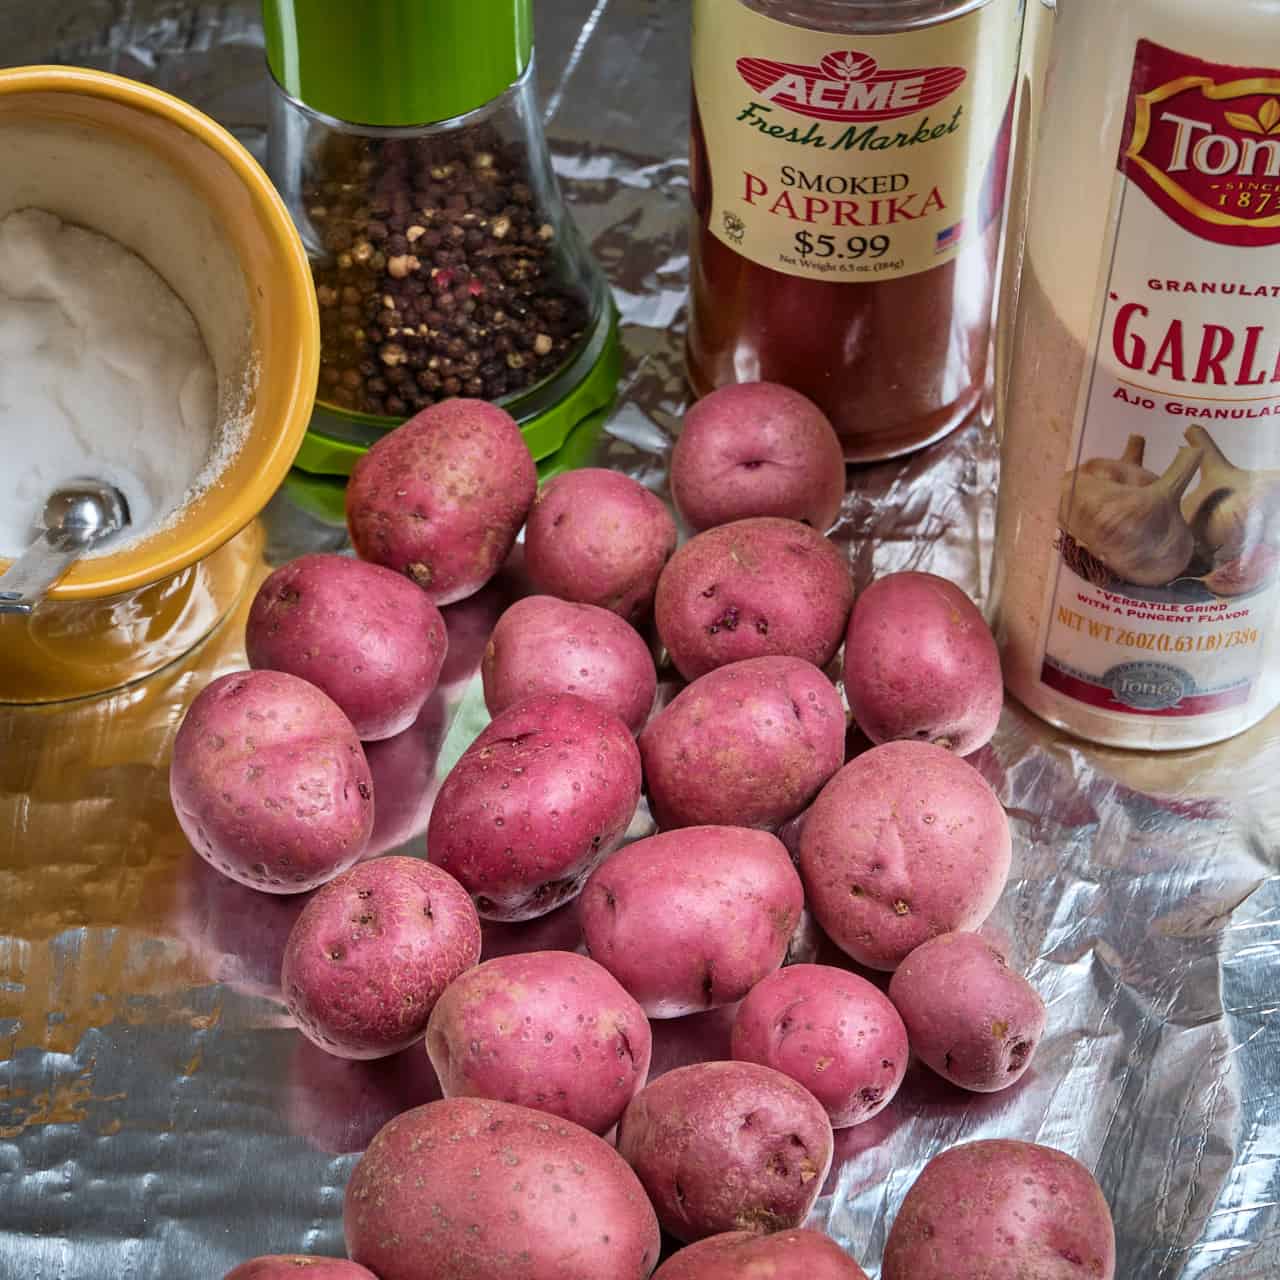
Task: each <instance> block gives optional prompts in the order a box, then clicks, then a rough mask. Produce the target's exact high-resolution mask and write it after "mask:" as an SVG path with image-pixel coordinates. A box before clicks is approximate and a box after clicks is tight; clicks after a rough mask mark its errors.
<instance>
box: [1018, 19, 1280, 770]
mask: <svg viewBox="0 0 1280 1280" xmlns="http://www.w3.org/2000/svg"><path fill="white" fill-rule="evenodd" d="M1278 22H1280V0H1241V2H1240V3H1237V4H1232V5H1230V6H1223V5H1221V4H1219V3H1217V2H1216V0H1129V2H1128V3H1126V4H1123V5H1117V4H1114V3H1113V2H1112V0H1059V5H1058V10H1057V16H1056V30H1055V32H1054V34H1053V46H1052V54H1051V63H1050V69H1049V77H1048V83H1049V90H1048V96H1047V100H1046V103H1045V109H1044V112H1043V114H1042V117H1041V121H1042V124H1041V133H1040V137H1039V142H1038V146H1037V151H1036V161H1035V165H1034V173H1033V176H1032V195H1031V207H1030V217H1029V222H1028V230H1027V242H1026V248H1025V269H1024V274H1023V283H1022V286H1021V291H1020V301H1019V311H1018V317H1017V322H1016V325H1015V329H1014V340H1013V344H1012V350H1011V354H1010V369H1011V375H1010V385H1009V397H1008V407H1007V412H1006V414H1005V426H1004V440H1003V475H1002V481H1001V495H1000V513H999V529H998V548H997V563H996V583H995V596H996V602H997V627H998V631H999V635H1000V640H1001V645H1002V649H1003V654H1004V664H1005V675H1006V680H1007V683H1008V686H1009V688H1010V690H1011V691H1012V692H1013V693H1014V694H1015V695H1016V696H1017V697H1018V698H1019V699H1020V700H1021V701H1022V702H1024V703H1025V704H1026V705H1027V706H1028V707H1029V708H1030V709H1031V710H1032V711H1034V712H1036V713H1037V714H1039V715H1041V716H1042V717H1044V718H1045V719H1046V720H1048V721H1050V722H1051V723H1053V724H1055V725H1057V726H1059V727H1061V728H1064V729H1066V730H1068V731H1070V732H1072V733H1075V734H1078V735H1080V736H1082V737H1086V738H1090V739H1092V740H1094V741H1096V742H1102V743H1106V744H1109V745H1113V746H1119V747H1141V748H1146V749H1153V750H1162V749H1173V748H1181V747H1192V746H1198V745H1201V744H1204V743H1209V742H1216V741H1219V740H1221V739H1223V738H1227V737H1230V736H1232V735H1233V734H1235V733H1238V732H1240V731H1241V730H1243V729H1245V728H1247V727H1248V726H1249V725H1251V724H1253V723H1255V722H1256V721H1258V720H1259V719H1261V718H1262V717H1263V716H1264V715H1266V714H1267V713H1268V712H1270V711H1271V710H1273V709H1274V708H1275V707H1276V706H1277V704H1280V647H1278V643H1277V636H1278V635H1280V627H1278V625H1277V623H1278V622H1280V619H1278V618H1277V596H1278V595H1280V323H1278V322H1277V320H1276V315H1277V299H1280V59H1278V58H1277V57H1276V56H1275V54H1276V46H1275V44H1274V42H1273V43H1272V44H1271V45H1270V46H1268V45H1267V44H1266V42H1265V41H1264V42H1262V43H1261V44H1260V43H1259V36H1258V33H1259V32H1262V31H1267V30H1274V29H1275V27H1276V24H1277V23H1278ZM1268 54H1270V55H1272V56H1271V59H1270V65H1268V63H1267V55H1268ZM1260 61H1261V63H1262V65H1259V62H1260Z"/></svg>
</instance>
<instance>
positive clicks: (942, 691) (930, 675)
mask: <svg viewBox="0 0 1280 1280" xmlns="http://www.w3.org/2000/svg"><path fill="white" fill-rule="evenodd" d="M844 687H845V693H846V694H847V695H848V698H849V706H850V708H851V709H852V710H853V715H854V719H856V720H857V722H858V727H859V728H860V729H861V730H862V732H863V733H865V734H866V735H867V737H868V738H870V739H871V741H872V742H876V743H880V742H890V741H893V740H895V739H899V738H909V739H913V740H915V741H919V742H932V743H934V744H936V745H937V746H940V747H946V748H947V750H949V751H954V752H955V753H956V755H958V756H967V755H970V754H972V753H973V752H974V751H976V750H977V749H978V748H979V747H981V746H985V745H986V743H988V742H990V740H991V735H992V734H993V733H995V731H996V725H997V724H998V723H999V720H1000V709H1001V707H1003V705H1004V679H1003V677H1002V676H1001V673H1000V653H999V651H998V649H997V648H996V642H995V639H994V638H993V637H992V635H991V631H990V630H989V628H988V627H987V624H986V622H985V621H984V620H983V617H982V614H981V613H979V612H978V608H977V606H976V605H975V604H974V603H973V601H972V600H970V599H969V597H968V596H967V595H965V593H964V592H963V591H961V590H960V588H959V587H957V586H956V585H955V584H954V583H951V582H948V581H947V580H946V579H945V578H938V577H935V576H934V575H933V574H931V573H891V574H889V575H888V577H885V578H880V579H878V580H877V581H875V582H873V583H872V584H871V585H870V586H869V587H868V588H867V589H866V590H865V591H864V592H863V593H862V594H861V595H860V596H859V597H858V602H857V604H855V605H854V607H853V615H852V616H851V617H850V619H849V630H848V632H847V634H846V636H845V644H844Z"/></svg>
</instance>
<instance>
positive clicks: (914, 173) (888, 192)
mask: <svg viewBox="0 0 1280 1280" xmlns="http://www.w3.org/2000/svg"><path fill="white" fill-rule="evenodd" d="M1022 17H1023V4H1022V0H879V2H875V0H695V3H694V34H693V81H694V102H693V128H692V141H691V156H692V179H691V182H692V196H693V206H694V217H693V232H692V237H691V276H692V287H691V306H690V324H689V340H688V375H689V381H690V384H691V386H692V388H693V390H694V392H695V394H697V395H705V394H706V393H707V392H709V391H710V390H712V389H714V388H715V387H717V386H722V385H724V384H726V383H731V382H746V381H753V380H757V379H764V380H769V381H777V382H782V383H785V384H787V385H789V386H792V387H794V388H796V389H797V390H800V391H802V392H804V393H805V394H806V395H808V396H809V397H810V398H811V399H813V400H814V401H816V402H817V403H818V404H819V405H820V406H821V407H822V408H823V410H824V411H825V412H826V413H827V415H828V416H829V417H830V418H831V419H832V421H833V423H834V425H835V427H836V430H837V433H838V434H839V435H840V437H841V440H842V442H843V444H844V449H845V456H846V458H847V459H849V460H850V461H855V462H857V461H869V460H875V459H880V458H887V457H893V456H896V455H898V454H903V453H907V452H909V451H911V450H913V449H916V448H919V447H921V446H922V445H925V444H928V443H930V442H931V441H933V440H937V439H939V438H941V437H942V436H943V435H945V434H947V433H948V432H949V431H951V430H954V429H955V428H956V427H958V426H960V425H961V424H962V423H963V422H965V421H966V420H967V419H969V418H970V417H971V416H972V414H973V413H974V412H975V410H976V409H977V408H978V406H979V405H980V403H981V402H982V400H983V393H984V388H985V384H986V379H987V376H988V352H989V345H990V343H989V337H990V324H991V310H992V305H991V304H992V291H993V286H994V280H995V274H996V266H997V255H998V251H999V240H1000V223H1001V213H1002V209H1003V201H1004V193H1005V178H1006V173H1007V169H1008V158H1009V143H1010V135H1011V120H1012V113H1013V89H1014V77H1015V71H1016V65H1017V59H1018V46H1019V39H1020V35H1021V29H1022Z"/></svg>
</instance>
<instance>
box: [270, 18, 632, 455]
mask: <svg viewBox="0 0 1280 1280" xmlns="http://www.w3.org/2000/svg"><path fill="white" fill-rule="evenodd" d="M312 8H314V9H315V10H318V11H323V12H312V9H310V8H309V9H308V10H307V11H306V21H303V20H302V11H301V10H300V9H299V8H298V7H297V6H287V5H284V4H281V3H279V0H268V3H267V5H266V27H267V43H268V60H269V63H270V65H271V68H272V71H273V73H274V76H275V86H274V88H275V91H274V93H273V99H272V118H271V127H270V144H269V161H268V165H269V168H270V171H271V173H272V176H273V178H274V179H275V181H276V184H277V186H278V187H279V189H280V190H281V193H282V195H283V196H284V199H285V201H286V203H287V204H288V206H289V210H290V213H291V214H292V216H293V218H294V220H295V222H296V224H297V226H298V228H299V231H300V234H301V236H302V239H303V242H304V244H305V245H306V247H307V250H308V253H309V255H310V258H311V262H312V270H313V274H314V277H315V284H316V297H317V301H318V303H319V309H320V328H321V367H320V385H319V389H318V404H317V421H319V423H320V424H321V426H322V428H323V429H324V430H326V431H328V432H330V433H332V434H334V435H337V436H339V437H346V438H354V439H358V440H360V441H361V442H362V443H364V444H368V443H371V441H372V439H373V438H376V435H377V434H379V433H381V432H382V431H384V430H387V429H389V428H391V427H393V426H395V425H397V424H398V423H399V422H401V421H403V420H404V419H406V418H408V417H410V416H412V415H413V414H414V413H416V412H418V411H419V410H421V409H423V408H426V407H427V406H429V405H431V404H434V403H436V402H438V401H440V400H443V399H446V398H449V397H453V396H469V397H476V398H482V399H486V400H491V401H494V402H496V403H499V404H501V405H502V406H503V407H504V408H506V409H507V410H508V411H509V412H511V413H512V416H513V417H515V418H516V419H517V421H522V422H523V421H527V420H529V419H530V418H534V417H536V416H537V415H538V414H539V413H541V412H543V411H544V410H546V409H549V408H551V407H553V406H555V405H557V404H558V403H559V402H560V401H562V400H563V399H564V398H565V396H566V395H567V394H568V393H569V392H570V391H571V390H573V389H574V388H575V387H577V386H579V384H580V383H582V381H583V379H584V378H586V377H588V376H589V375H590V374H591V372H592V371H593V370H595V369H596V368H597V366H599V365H600V364H601V362H602V356H603V355H604V353H605V348H606V347H607V346H609V345H610V343H612V342H616V334H615V332H614V315H613V309H612V304H611V300H610V297H609V292H608V289H607V286H606V285H605V282H604V279H603V277H602V275H601V273H600V271H599V270H598V268H597V267H596V265H595V263H594V261H593V260H592V259H591V257H590V255H589V254H588V252H587V250H586V248H585V246H584V245H583V243H582V240H581V238H580V236H579V235H578V232H577V230H576V227H575V225H574V223H573V221H572V219H571V218H570V217H569V216H568V214H567V212H566V210H565V208H564V205H563V201H562V199H561V195H560V190H559V186H558V184H557V182H556V179H555V175H554V172H553V169H552V166H551V160H550V156H549V154H548V151H547V147H546V143H545V139H544V137H543V134H542V128H541V121H540V117H539V114H538V110H537V104H536V100H535V92H534V66H533V50H532V44H531V31H530V28H531V24H530V19H529V8H530V6H529V0H467V3H465V4H463V3H461V0H446V3H442V4H435V5H423V4H421V3H417V4H412V3H407V2H406V0H378V3H375V4H372V5H361V6H353V5H347V4H339V3H336V2H334V3H327V2H323V3H322V2H320V0H317V3H316V4H315V5H314V6H312ZM421 121H428V122H429V123H425V124H424V123H420V122H421ZM605 363H608V362H605ZM609 390H610V393H611V391H612V388H610V389H609ZM314 427H315V423H314V422H313V429H314ZM362 427H363V428H364V430H361V428H362ZM353 428H354V431H353Z"/></svg>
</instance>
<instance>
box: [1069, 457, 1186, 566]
mask: <svg viewBox="0 0 1280 1280" xmlns="http://www.w3.org/2000/svg"><path fill="white" fill-rule="evenodd" d="M1144 448H1145V442H1144V441H1143V439H1142V437H1141V436H1131V437H1130V439H1129V445H1128V447H1127V448H1126V450H1125V453H1124V455H1123V457H1122V458H1121V459H1120V460H1119V461H1118V462H1117V461H1115V460H1112V459H1107V458H1094V459H1091V460H1090V461H1089V462H1086V463H1084V465H1083V466H1081V467H1080V468H1078V469H1077V470H1076V471H1072V472H1068V473H1067V475H1066V477H1065V478H1064V480H1063V482H1062V499H1061V502H1060V504H1059V509H1058V510H1059V517H1058V518H1059V520H1060V522H1061V524H1062V533H1063V549H1064V552H1066V551H1067V548H1068V546H1070V545H1071V544H1074V546H1075V547H1076V548H1078V549H1079V551H1081V552H1083V553H1084V555H1085V556H1087V557H1088V559H1087V560H1085V561H1084V563H1085V564H1086V565H1088V566H1089V567H1090V568H1092V567H1093V565H1095V564H1096V565H1100V566H1101V567H1102V568H1103V569H1104V570H1106V571H1107V576H1108V577H1114V578H1117V579H1119V580H1120V581H1122V582H1129V583H1133V584H1134V585H1136V586H1148V587H1163V586H1166V585H1168V584H1169V583H1170V582H1173V581H1174V580H1175V579H1176V578H1179V577H1181V576H1182V575H1183V574H1184V573H1185V572H1186V570H1187V567H1188V566H1189V565H1190V564H1191V559H1192V557H1193V556H1194V554H1195V549H1196V539H1195V535H1194V534H1193V533H1192V532H1191V526H1190V525H1189V524H1188V523H1187V521H1186V518H1185V517H1184V516H1183V514H1182V507H1181V505H1180V503H1181V500H1182V495H1183V493H1184V492H1185V491H1186V489H1187V488H1188V486H1189V485H1190V484H1191V481H1192V480H1193V479H1195V475H1196V472H1197V471H1198V470H1199V467H1200V459H1201V456H1202V451H1201V450H1200V449H1193V448H1191V447H1189V446H1188V447H1186V448H1183V449H1181V450H1179V451H1178V454H1177V456H1176V457H1175V458H1174V460H1173V461H1172V462H1171V463H1170V464H1169V468H1168V470H1167V471H1165V473H1164V474H1163V475H1160V476H1156V475H1154V474H1152V472H1150V471H1148V470H1146V468H1145V467H1143V466H1142V465H1141V462H1142V453H1143V450H1144ZM1135 455H1136V456H1135ZM1066 558H1067V560H1068V563H1070V554H1069V553H1068V554H1067V556H1066ZM1082 576H1085V577H1088V578H1089V579H1090V581H1093V582H1094V583H1095V584H1096V585H1105V582H1099V581H1098V579H1099V577H1100V576H1101V575H1099V574H1097V572H1096V570H1095V571H1094V572H1093V573H1086V574H1082Z"/></svg>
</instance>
